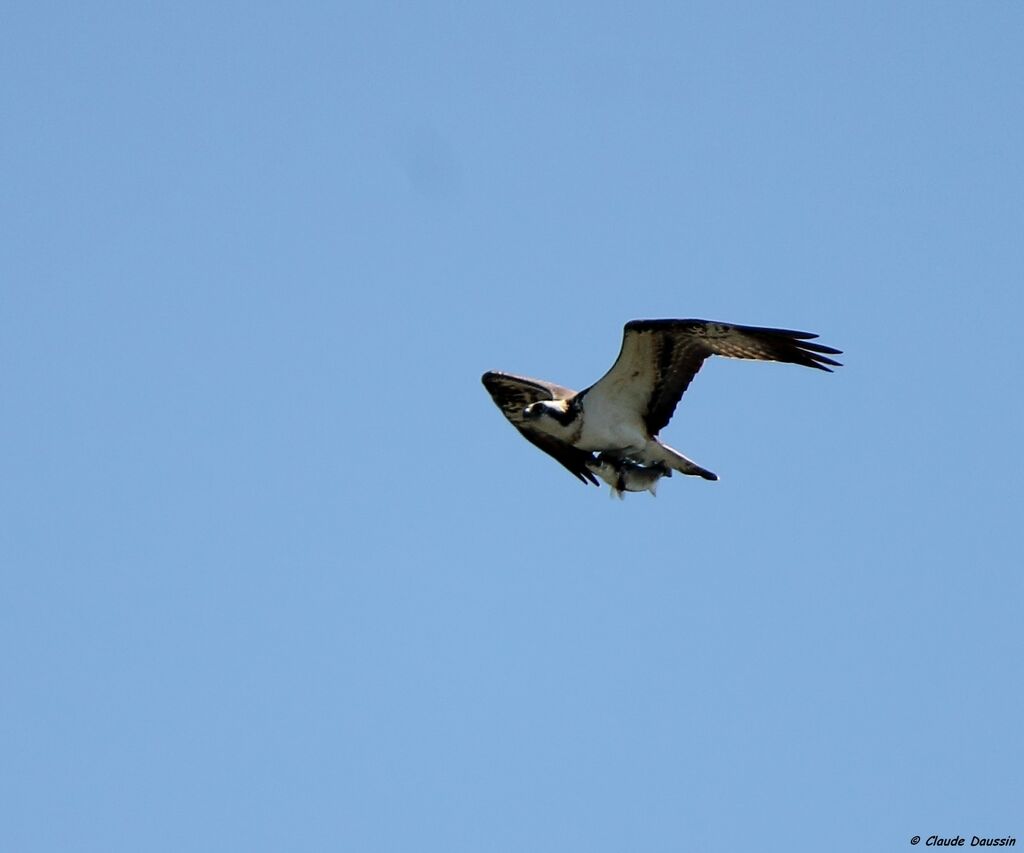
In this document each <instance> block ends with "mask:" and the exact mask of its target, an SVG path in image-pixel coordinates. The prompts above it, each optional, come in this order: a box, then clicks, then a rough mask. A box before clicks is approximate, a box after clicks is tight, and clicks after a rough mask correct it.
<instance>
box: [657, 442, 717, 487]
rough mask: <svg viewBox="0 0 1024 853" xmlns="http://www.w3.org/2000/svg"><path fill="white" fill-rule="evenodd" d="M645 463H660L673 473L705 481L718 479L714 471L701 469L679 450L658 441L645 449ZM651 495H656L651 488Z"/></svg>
mask: <svg viewBox="0 0 1024 853" xmlns="http://www.w3.org/2000/svg"><path fill="white" fill-rule="evenodd" d="M643 462H644V464H645V465H653V464H655V463H658V462H660V463H661V464H662V465H664V466H665V467H666V468H669V469H670V470H672V471H678V472H679V473H681V474H691V475H693V476H696V477H703V478H704V479H705V480H717V479H718V475H717V474H715V473H714V472H713V471H708V470H707V468H701V467H700V465H698V464H697V463H696V462H694V461H693V460H692V459H687V458H686V457H685V456H683V454H682V453H680V452H679V451H678V450H675V449H673V448H671V447H669V446H668V445H667V444H662V443H661V442H660V441H658V440H654V441H652V442H650V443H649V444H648V445H647V447H646V448H645V449H644V453H643ZM651 493H652V494H653V493H654V489H653V488H651Z"/></svg>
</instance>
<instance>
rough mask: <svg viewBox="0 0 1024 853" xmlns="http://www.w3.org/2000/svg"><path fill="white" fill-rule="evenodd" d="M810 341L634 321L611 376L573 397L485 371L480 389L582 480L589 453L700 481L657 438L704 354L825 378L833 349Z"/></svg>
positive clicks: (799, 335) (688, 323)
mask: <svg viewBox="0 0 1024 853" xmlns="http://www.w3.org/2000/svg"><path fill="white" fill-rule="evenodd" d="M816 337H817V335H813V334H810V333H808V332H797V331H791V330H787V329H769V328H760V327H756V326H737V325H732V324H728V323H717V322H711V321H708V320H633V321H632V322H629V323H627V324H626V327H625V329H624V331H623V338H622V349H621V350H620V352H619V356H618V358H617V359H616V360H615V363H614V364H613V365H612V367H611V369H610V370H609V371H608V372H607V373H606V374H605V375H604V376H603V377H601V379H599V380H598V381H597V382H595V383H594V384H593V385H591V386H590V387H589V388H587V389H585V390H583V391H580V392H578V393H577V392H574V391H572V390H571V389H569V388H564V387H562V386H560V385H554V384H552V383H550V382H544V381H542V380H538V379H530V378H528V377H522V376H514V375H512V374H508V373H499V372H488V373H485V374H484V376H483V383H484V386H485V387H486V388H487V390H488V391H489V392H490V394H491V397H492V398H493V399H494V402H495V403H496V404H497V405H498V407H499V408H500V409H501V410H502V412H503V413H504V415H505V417H506V418H508V419H509V420H510V421H511V422H512V424H513V425H514V426H515V427H516V428H517V429H518V430H519V431H520V432H521V433H522V434H523V435H524V436H525V437H526V438H527V439H528V440H529V441H531V442H533V444H535V445H536V446H537V447H539V448H541V450H544V451H545V452H546V453H549V454H550V455H551V456H553V457H554V458H555V459H557V460H558V461H559V462H561V463H562V465H564V466H565V467H566V468H568V469H569V470H570V471H571V472H572V473H573V474H575V475H576V476H577V477H579V478H580V479H581V480H583V481H584V482H587V481H589V482H593V483H595V484H596V480H595V478H594V476H593V473H592V470H591V469H592V467H593V465H592V464H591V465H588V462H589V463H593V462H594V459H595V457H594V456H593V454H594V453H599V454H603V459H605V460H612V461H614V460H616V459H618V460H622V461H621V464H622V466H623V467H624V466H626V465H627V464H630V465H636V464H639V465H646V466H658V465H661V466H665V467H666V468H668V469H672V470H676V471H680V472H682V473H685V474H695V475H698V476H701V477H704V478H705V479H709V480H713V479H717V477H716V476H715V475H714V474H712V473H711V472H710V471H707V470H706V469H704V468H701V467H700V466H699V465H696V464H695V463H693V462H691V461H690V460H689V459H687V458H686V457H685V456H683V455H682V454H680V453H678V452H677V451H675V450H673V449H672V448H670V447H668V446H667V445H665V444H662V443H661V442H660V441H658V440H657V435H658V433H659V432H660V431H661V430H662V429H663V428H664V427H665V426H666V425H667V424H668V422H669V420H670V419H671V417H672V414H673V412H674V411H675V408H676V405H677V404H678V402H679V399H680V398H681V397H682V395H683V393H684V392H685V391H686V389H687V388H688V387H689V385H690V382H691V381H692V380H693V377H694V376H696V375H697V372H698V371H699V370H700V368H701V366H702V365H703V363H704V361H705V360H706V359H707V358H708V357H709V356H712V355H720V356H725V357H728V358H743V359H756V360H759V361H779V362H787V363H790V364H799V365H803V366H804V367H813V368H817V369H818V370H826V371H831V367H836V366H839V362H837V361H834V360H833V359H831V358H829V356H831V355H838V354H839V353H840V351H839V350H837V349H833V348H832V347H827V346H824V345H822V344H818V343H814V342H813V339H814V338H816Z"/></svg>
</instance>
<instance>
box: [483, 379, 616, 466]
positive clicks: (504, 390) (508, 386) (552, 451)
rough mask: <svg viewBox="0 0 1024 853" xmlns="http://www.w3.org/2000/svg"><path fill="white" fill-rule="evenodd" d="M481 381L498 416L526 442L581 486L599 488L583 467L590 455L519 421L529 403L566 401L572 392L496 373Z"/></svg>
mask: <svg viewBox="0 0 1024 853" xmlns="http://www.w3.org/2000/svg"><path fill="white" fill-rule="evenodd" d="M482 380H483V383H484V387H485V388H486V389H487V391H488V392H489V393H490V395H491V399H493V400H494V402H495V404H496V405H497V406H498V408H499V409H501V413H502V414H503V415H504V416H505V417H506V418H508V419H509V421H510V422H511V423H512V426H514V427H515V428H516V429H517V430H519V432H521V433H522V434H523V436H524V437H525V438H526V440H527V441H529V442H531V443H532V444H534V445H535V446H537V447H539V448H540V449H541V450H543V451H544V452H545V453H547V454H549V455H550V456H552V457H554V458H555V459H557V460H558V461H559V462H561V463H562V465H564V466H565V467H566V468H567V469H568V470H569V471H571V472H572V473H573V474H575V475H576V476H577V477H579V478H580V479H581V480H582V481H583V482H584V483H593V484H594V485H595V486H597V485H600V484H599V483H598V481H597V478H596V477H595V476H594V475H593V474H592V473H591V471H590V469H589V468H588V467H587V462H589V461H590V460H592V459H593V454H592V453H588V452H587V451H585V450H577V449H576V448H575V447H573V446H572V445H569V444H566V443H565V442H563V441H559V440H558V439H557V438H553V437H552V436H550V435H547V434H546V433H543V432H541V431H540V430H538V429H536V428H535V427H533V426H531V425H530V423H529V422H528V421H527V420H526V418H524V417H523V409H525V408H526V407H527V406H529V405H530V404H531V403H537V402H539V401H541V400H568V399H570V398H572V397H575V396H576V392H575V391H573V390H572V389H570V388H563V387H562V386H561V385H555V384H554V383H552V382H545V381H544V380H542V379H531V378H530V377H528V376H515V375H513V374H511V373H500V372H498V371H488V372H487V373H485V374H484V375H483V377H482Z"/></svg>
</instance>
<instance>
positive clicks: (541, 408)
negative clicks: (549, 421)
mask: <svg viewBox="0 0 1024 853" xmlns="http://www.w3.org/2000/svg"><path fill="white" fill-rule="evenodd" d="M568 410H569V404H568V402H566V401H565V400H540V401H538V402H536V403H530V405H529V406H527V407H526V408H525V409H523V417H524V418H526V420H528V421H539V420H543V419H544V418H559V417H563V418H564V417H565V413H566V412H567V411H568Z"/></svg>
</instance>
